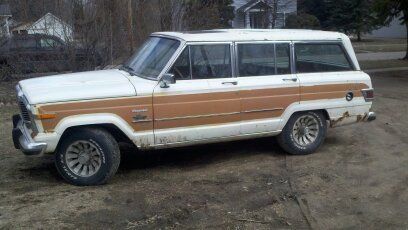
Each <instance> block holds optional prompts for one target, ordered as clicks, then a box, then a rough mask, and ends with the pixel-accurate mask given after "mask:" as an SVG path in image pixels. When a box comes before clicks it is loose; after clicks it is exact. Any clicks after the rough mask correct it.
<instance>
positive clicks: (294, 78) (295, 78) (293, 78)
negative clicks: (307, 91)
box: [282, 77, 298, 82]
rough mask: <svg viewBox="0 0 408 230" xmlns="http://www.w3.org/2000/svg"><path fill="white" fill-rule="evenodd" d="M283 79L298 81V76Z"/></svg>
mask: <svg viewBox="0 0 408 230" xmlns="http://www.w3.org/2000/svg"><path fill="white" fill-rule="evenodd" d="M282 80H283V81H294V82H297V80H298V79H297V77H292V78H283V79H282Z"/></svg>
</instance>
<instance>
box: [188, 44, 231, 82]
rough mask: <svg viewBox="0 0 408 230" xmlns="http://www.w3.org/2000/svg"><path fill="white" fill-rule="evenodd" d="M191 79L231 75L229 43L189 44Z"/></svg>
mask: <svg viewBox="0 0 408 230" xmlns="http://www.w3.org/2000/svg"><path fill="white" fill-rule="evenodd" d="M190 52H191V54H190V56H191V65H192V66H191V69H192V73H191V76H192V79H211V78H228V77H232V67H231V49H230V45H229V44H226V45H223V44H222V45H192V46H190Z"/></svg>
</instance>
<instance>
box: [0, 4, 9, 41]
mask: <svg viewBox="0 0 408 230" xmlns="http://www.w3.org/2000/svg"><path fill="white" fill-rule="evenodd" d="M11 16H12V15H11V11H10V6H9V5H8V4H2V5H0V37H3V36H10V19H11Z"/></svg>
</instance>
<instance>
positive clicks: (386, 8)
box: [374, 0, 408, 60]
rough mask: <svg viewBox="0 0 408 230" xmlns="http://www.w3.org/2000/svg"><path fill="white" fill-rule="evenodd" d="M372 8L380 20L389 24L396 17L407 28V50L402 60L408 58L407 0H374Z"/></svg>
mask: <svg viewBox="0 0 408 230" xmlns="http://www.w3.org/2000/svg"><path fill="white" fill-rule="evenodd" d="M374 9H375V11H376V12H377V14H378V18H379V20H380V21H381V22H384V23H386V24H389V23H390V22H391V21H392V20H393V19H394V18H396V17H398V19H399V20H400V22H401V25H403V24H405V27H406V28H407V51H406V54H405V57H404V58H403V59H404V60H408V1H407V0H375V2H374Z"/></svg>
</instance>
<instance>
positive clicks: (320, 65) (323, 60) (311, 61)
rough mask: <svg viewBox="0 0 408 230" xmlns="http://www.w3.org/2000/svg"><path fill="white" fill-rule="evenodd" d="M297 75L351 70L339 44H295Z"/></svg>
mask: <svg viewBox="0 0 408 230" xmlns="http://www.w3.org/2000/svg"><path fill="white" fill-rule="evenodd" d="M295 52H296V69H297V72H298V73H312V72H335V71H349V70H353V67H352V65H351V64H350V62H349V61H348V59H347V57H346V55H345V53H344V51H343V49H342V47H341V46H340V45H339V44H296V45H295Z"/></svg>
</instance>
